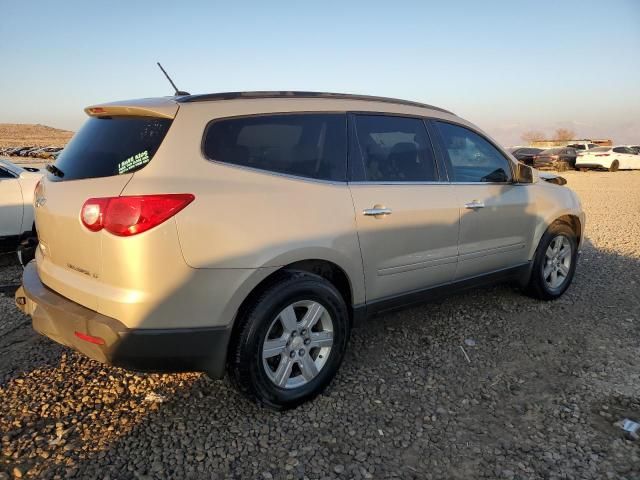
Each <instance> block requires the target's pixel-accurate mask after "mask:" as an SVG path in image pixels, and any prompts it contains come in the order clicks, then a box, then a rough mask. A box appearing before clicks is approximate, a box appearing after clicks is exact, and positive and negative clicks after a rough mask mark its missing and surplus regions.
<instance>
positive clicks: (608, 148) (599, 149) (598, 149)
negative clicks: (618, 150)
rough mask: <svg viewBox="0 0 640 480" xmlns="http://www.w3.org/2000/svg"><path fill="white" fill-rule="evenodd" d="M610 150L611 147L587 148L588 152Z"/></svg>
mask: <svg viewBox="0 0 640 480" xmlns="http://www.w3.org/2000/svg"><path fill="white" fill-rule="evenodd" d="M609 150H611V147H596V148H592V149H591V150H589V151H590V152H608V151H609Z"/></svg>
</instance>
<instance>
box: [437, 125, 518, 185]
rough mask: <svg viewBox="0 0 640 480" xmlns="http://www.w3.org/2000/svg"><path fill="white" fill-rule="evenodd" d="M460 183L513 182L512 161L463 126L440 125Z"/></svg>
mask: <svg viewBox="0 0 640 480" xmlns="http://www.w3.org/2000/svg"><path fill="white" fill-rule="evenodd" d="M436 125H437V126H438V130H439V131H440V134H441V136H442V140H443V142H444V148H445V151H446V153H447V155H448V157H449V163H450V165H451V168H452V171H453V172H452V173H453V180H454V181H456V182H509V181H511V179H512V175H511V167H510V165H509V160H507V159H506V158H505V157H504V155H502V153H501V152H500V151H499V150H498V149H497V148H496V147H494V146H493V145H492V144H491V143H489V141H488V140H486V139H485V138H483V137H482V136H480V135H479V134H477V133H475V132H473V131H472V130H469V129H468V128H465V127H461V126H459V125H453V124H451V123H446V122H439V121H438V122H436Z"/></svg>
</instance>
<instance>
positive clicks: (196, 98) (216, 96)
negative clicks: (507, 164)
mask: <svg viewBox="0 0 640 480" xmlns="http://www.w3.org/2000/svg"><path fill="white" fill-rule="evenodd" d="M240 98H244V99H249V98H254V99H255V98H331V99H341V100H364V101H370V102H384V103H395V104H397V105H407V106H410V107H420V108H429V109H431V110H438V111H440V112H444V113H449V114H451V115H455V114H454V113H452V112H450V111H449V110H445V109H444V108H440V107H434V106H433V105H427V104H425V103H419V102H412V101H409V100H400V99H397V98H388V97H376V96H371V95H353V94H349V93H330V92H294V91H264V92H262V91H256V92H221V93H205V94H199V95H184V96H180V97H178V98H176V101H177V102H180V103H190V102H207V101H213V100H235V99H240Z"/></svg>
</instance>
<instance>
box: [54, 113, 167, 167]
mask: <svg viewBox="0 0 640 480" xmlns="http://www.w3.org/2000/svg"><path fill="white" fill-rule="evenodd" d="M170 125H171V120H168V119H161V118H150V117H149V118H147V117H112V118H97V117H92V118H90V119H89V120H87V122H86V123H85V124H84V125H83V126H82V128H81V129H80V131H79V132H78V133H76V134H75V135H74V137H73V139H72V140H71V142H70V143H69V145H67V146H66V147H65V149H64V150H62V153H61V154H60V156H59V157H58V159H57V160H56V162H55V166H56V167H57V168H58V169H59V170H60V171H62V173H63V175H64V176H63V177H62V178H60V177H53V176H52V175H51V174H49V177H50V178H52V179H55V180H78V179H82V178H96V177H109V176H112V175H122V174H125V173H131V172H135V171H136V170H140V169H141V168H143V167H144V166H145V165H146V164H147V163H149V162H150V161H151V159H152V158H153V155H154V154H155V153H156V151H157V150H158V147H160V144H161V143H162V140H163V139H164V136H165V135H166V133H167V130H169V126H170Z"/></svg>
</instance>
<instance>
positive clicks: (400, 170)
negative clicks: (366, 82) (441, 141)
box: [356, 115, 437, 182]
mask: <svg viewBox="0 0 640 480" xmlns="http://www.w3.org/2000/svg"><path fill="white" fill-rule="evenodd" d="M356 132H357V135H358V143H359V146H360V152H361V154H362V161H363V164H364V171H365V179H366V180H368V181H374V182H375V181H378V182H380V181H382V182H428V181H435V180H436V179H437V175H436V166H435V160H434V157H433V148H432V147H431V142H430V141H429V137H428V135H427V130H426V128H425V125H424V122H423V121H422V120H420V119H418V118H405V117H391V116H384V115H357V116H356Z"/></svg>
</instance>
